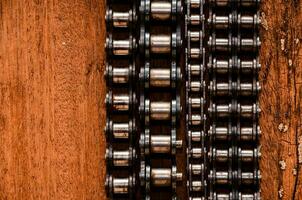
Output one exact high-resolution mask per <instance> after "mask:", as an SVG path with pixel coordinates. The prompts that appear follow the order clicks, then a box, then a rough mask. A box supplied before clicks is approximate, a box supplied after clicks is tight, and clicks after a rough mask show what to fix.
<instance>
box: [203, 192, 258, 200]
mask: <svg viewBox="0 0 302 200" xmlns="http://www.w3.org/2000/svg"><path fill="white" fill-rule="evenodd" d="M233 199H238V200H260V199H261V198H260V193H258V192H256V193H254V194H253V193H242V192H238V193H237V192H230V193H217V192H213V191H212V192H211V193H210V196H209V200H233Z"/></svg>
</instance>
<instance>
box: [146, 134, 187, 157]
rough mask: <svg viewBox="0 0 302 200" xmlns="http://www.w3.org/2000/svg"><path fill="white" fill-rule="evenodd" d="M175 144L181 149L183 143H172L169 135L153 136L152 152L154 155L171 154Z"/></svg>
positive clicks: (178, 141) (179, 141) (177, 141)
mask: <svg viewBox="0 0 302 200" xmlns="http://www.w3.org/2000/svg"><path fill="white" fill-rule="evenodd" d="M174 142H175V147H176V148H177V149H178V148H181V147H182V141H181V140H176V141H172V138H171V136H169V135H152V136H151V152H152V153H170V152H171V147H172V146H174V145H173V144H172V143H174Z"/></svg>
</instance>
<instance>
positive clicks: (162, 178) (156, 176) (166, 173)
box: [151, 168, 182, 187]
mask: <svg viewBox="0 0 302 200" xmlns="http://www.w3.org/2000/svg"><path fill="white" fill-rule="evenodd" d="M173 177H175V180H176V181H182V173H177V172H174V171H173V170H172V169H170V168H152V169H151V182H152V184H153V185H154V186H156V187H169V186H171V185H172V179H173Z"/></svg>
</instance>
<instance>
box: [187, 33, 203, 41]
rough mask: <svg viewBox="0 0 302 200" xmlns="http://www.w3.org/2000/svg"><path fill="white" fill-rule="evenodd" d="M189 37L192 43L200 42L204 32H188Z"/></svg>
mask: <svg viewBox="0 0 302 200" xmlns="http://www.w3.org/2000/svg"><path fill="white" fill-rule="evenodd" d="M188 35H189V37H190V40H191V41H192V42H198V41H200V40H201V39H202V32H201V31H188Z"/></svg>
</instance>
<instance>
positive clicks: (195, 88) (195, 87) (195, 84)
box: [189, 81, 202, 92]
mask: <svg viewBox="0 0 302 200" xmlns="http://www.w3.org/2000/svg"><path fill="white" fill-rule="evenodd" d="M189 84H190V86H189V87H190V90H191V91H192V92H199V91H201V89H202V84H201V82H200V81H191V82H190V83H189Z"/></svg>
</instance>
